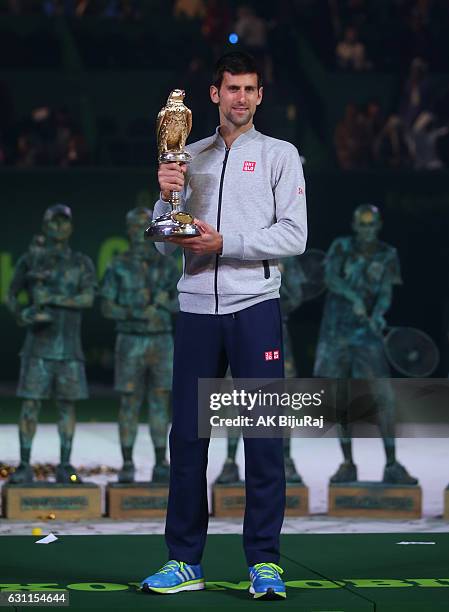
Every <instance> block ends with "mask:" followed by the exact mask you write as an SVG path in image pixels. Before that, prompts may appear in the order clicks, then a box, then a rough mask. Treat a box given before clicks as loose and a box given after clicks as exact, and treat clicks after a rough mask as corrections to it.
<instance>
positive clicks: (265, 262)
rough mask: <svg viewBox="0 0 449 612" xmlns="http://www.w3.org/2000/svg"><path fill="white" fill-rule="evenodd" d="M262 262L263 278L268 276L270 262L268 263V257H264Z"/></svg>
mask: <svg viewBox="0 0 449 612" xmlns="http://www.w3.org/2000/svg"><path fill="white" fill-rule="evenodd" d="M262 263H263V275H264V278H270V264H269V263H268V259H264V260H263V262H262Z"/></svg>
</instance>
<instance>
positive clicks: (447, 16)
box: [293, 0, 449, 71]
mask: <svg viewBox="0 0 449 612" xmlns="http://www.w3.org/2000/svg"><path fill="white" fill-rule="evenodd" d="M293 2H294V4H295V6H296V9H297V17H298V19H301V20H302V23H303V26H304V27H303V30H304V33H305V34H306V35H307V36H308V38H309V40H310V41H311V43H312V44H313V46H314V48H315V50H316V52H317V53H318V54H319V56H320V57H321V59H322V60H323V61H324V62H325V64H326V65H327V66H328V67H334V68H336V69H337V70H348V71H363V70H370V69H373V70H381V71H395V70H404V71H405V70H407V67H408V65H409V64H410V62H411V61H412V60H413V58H415V57H421V58H422V59H423V60H424V61H425V62H426V63H427V65H428V66H429V67H430V70H431V71H434V70H441V71H444V70H447V69H448V68H449V46H448V37H447V31H448V29H449V3H448V2H447V0H293Z"/></svg>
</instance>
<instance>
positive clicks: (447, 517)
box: [443, 485, 449, 521]
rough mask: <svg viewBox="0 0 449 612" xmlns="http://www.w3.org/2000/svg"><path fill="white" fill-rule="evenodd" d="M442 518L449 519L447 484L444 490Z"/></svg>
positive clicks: (448, 488)
mask: <svg viewBox="0 0 449 612" xmlns="http://www.w3.org/2000/svg"><path fill="white" fill-rule="evenodd" d="M443 518H444V520H445V521H449V485H447V487H446V490H445V492H444V515H443Z"/></svg>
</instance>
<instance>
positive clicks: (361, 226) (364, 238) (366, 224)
mask: <svg viewBox="0 0 449 612" xmlns="http://www.w3.org/2000/svg"><path fill="white" fill-rule="evenodd" d="M380 225H381V224H380V221H379V219H377V218H376V217H375V215H373V214H372V213H371V212H370V211H366V212H364V213H362V214H361V215H359V216H358V217H356V219H354V224H353V226H352V227H353V229H354V232H355V235H356V237H357V239H358V240H359V242H363V243H370V242H374V241H375V240H376V239H377V234H378V233H379V230H380Z"/></svg>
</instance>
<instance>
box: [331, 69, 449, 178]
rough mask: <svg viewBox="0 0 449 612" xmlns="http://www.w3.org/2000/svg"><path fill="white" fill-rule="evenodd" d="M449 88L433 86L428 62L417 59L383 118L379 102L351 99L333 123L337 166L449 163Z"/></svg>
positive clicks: (419, 167) (428, 166)
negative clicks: (395, 103) (395, 104)
mask: <svg viewBox="0 0 449 612" xmlns="http://www.w3.org/2000/svg"><path fill="white" fill-rule="evenodd" d="M448 134H449V88H448V84H446V87H445V88H443V89H442V90H441V89H437V90H435V89H433V88H432V81H431V80H430V79H429V78H428V73H427V64H426V63H425V62H424V61H423V60H422V59H421V58H415V59H414V60H413V61H412V63H411V66H410V70H409V74H408V78H407V79H406V81H405V83H404V86H403V91H402V95H401V99H400V103H399V108H398V109H397V111H396V112H394V113H391V114H389V115H387V116H386V117H385V116H384V114H383V112H382V108H381V106H380V104H379V102H378V101H376V100H371V101H369V102H368V103H367V104H366V105H364V106H363V107H362V106H358V105H356V104H354V103H352V102H351V103H349V104H347V106H346V109H345V113H344V116H343V117H342V119H341V120H340V121H339V122H338V123H337V126H336V128H335V134H334V145H335V152H336V156H337V160H338V164H339V166H340V168H342V169H343V170H354V169H362V168H368V167H382V168H407V167H408V168H414V169H416V170H438V169H440V168H443V167H445V166H446V165H447V162H448V161H449V159H448V142H449V140H448Z"/></svg>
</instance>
